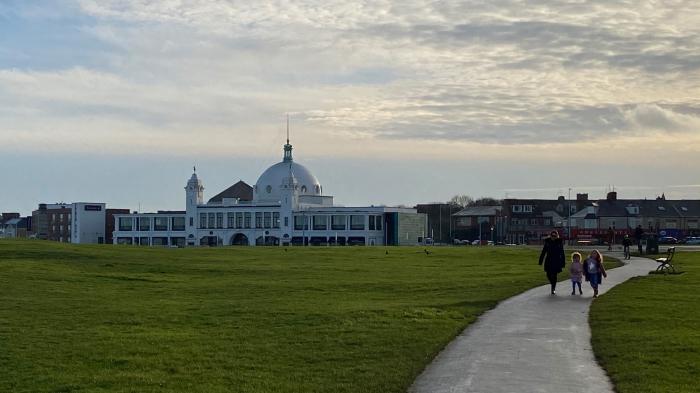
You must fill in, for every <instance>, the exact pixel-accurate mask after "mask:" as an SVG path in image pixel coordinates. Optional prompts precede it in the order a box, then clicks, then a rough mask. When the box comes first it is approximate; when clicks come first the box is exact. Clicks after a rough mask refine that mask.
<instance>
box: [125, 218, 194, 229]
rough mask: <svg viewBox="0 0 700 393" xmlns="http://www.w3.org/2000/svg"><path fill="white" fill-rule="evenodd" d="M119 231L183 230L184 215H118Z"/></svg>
mask: <svg viewBox="0 0 700 393" xmlns="http://www.w3.org/2000/svg"><path fill="white" fill-rule="evenodd" d="M118 226H119V230H120V231H133V230H135V229H136V230H138V231H151V230H153V231H168V230H170V231H184V230H185V217H119V225H118Z"/></svg>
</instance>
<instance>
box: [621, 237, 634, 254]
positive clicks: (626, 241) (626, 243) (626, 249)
mask: <svg viewBox="0 0 700 393" xmlns="http://www.w3.org/2000/svg"><path fill="white" fill-rule="evenodd" d="M631 245H632V240H631V239H630V235H625V237H624V238H623V239H622V251H623V253H624V254H625V259H630V258H631V257H630V246H631Z"/></svg>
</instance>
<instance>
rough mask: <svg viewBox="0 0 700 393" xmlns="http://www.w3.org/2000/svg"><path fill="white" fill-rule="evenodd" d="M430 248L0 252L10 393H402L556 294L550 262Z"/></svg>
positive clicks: (529, 252)
mask: <svg viewBox="0 0 700 393" xmlns="http://www.w3.org/2000/svg"><path fill="white" fill-rule="evenodd" d="M431 250H432V251H433V253H432V254H430V255H426V254H425V253H424V252H423V249H422V248H421V249H419V248H388V252H389V254H388V255H385V248H381V247H376V248H370V247H368V248H321V247H319V248H289V249H288V251H285V250H284V249H282V248H219V249H158V248H136V247H120V246H74V245H65V244H58V243H50V242H42V241H0V370H1V371H0V391H2V392H6V391H7V392H10V391H12V392H79V391H80V392H87V391H89V392H117V391H118V392H131V391H133V392H149V391H159V392H175V391H177V392H185V391H187V392H231V391H235V392H402V391H405V389H406V388H407V387H408V386H410V384H411V383H412V381H413V380H414V378H415V377H416V376H417V375H418V374H419V373H420V372H421V371H422V369H423V368H424V367H425V365H426V364H427V363H429V362H430V360H431V359H432V358H433V357H434V356H435V354H436V353H437V352H439V351H440V350H441V348H443V346H444V345H445V344H446V343H448V342H449V341H450V340H452V339H453V338H454V337H455V335H457V334H458V333H459V332H460V331H461V330H462V329H463V328H464V327H465V326H467V325H468V324H469V323H471V322H473V321H474V320H475V319H476V317H477V316H478V315H479V314H481V313H482V312H484V311H485V310H487V309H489V308H492V307H493V306H495V305H496V304H497V302H498V301H500V300H502V299H505V298H507V297H510V296H513V295H515V294H517V293H520V292H522V291H524V290H526V289H528V288H530V287H533V286H536V285H540V284H544V283H545V275H544V273H543V272H542V271H541V267H540V266H538V265H537V255H538V251H539V250H534V249H526V248H505V247H503V248H501V247H482V248H477V247H473V248H470V247H461V248H456V247H455V248H438V247H435V248H432V249H431ZM562 278H565V277H563V276H562Z"/></svg>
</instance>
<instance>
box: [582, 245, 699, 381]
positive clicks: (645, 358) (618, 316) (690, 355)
mask: <svg viewBox="0 0 700 393" xmlns="http://www.w3.org/2000/svg"><path fill="white" fill-rule="evenodd" d="M674 258H675V262H676V263H675V265H676V268H677V269H680V270H682V271H684V272H685V273H683V274H680V275H650V276H646V277H638V278H634V279H632V280H630V281H628V282H626V283H623V284H621V285H618V286H616V287H614V288H612V289H611V290H610V291H609V292H608V293H606V294H605V296H602V297H601V298H600V299H597V300H596V301H595V302H594V303H593V306H592V307H591V314H590V322H591V329H592V333H593V349H594V351H595V354H596V356H597V357H598V359H599V361H600V362H601V364H602V365H603V367H604V368H605V369H606V370H607V372H608V374H609V375H610V377H611V378H612V380H613V382H614V383H615V387H616V389H617V391H618V392H619V393H628V392H629V393H631V392H635V393H638V392H659V393H667V392H674V393H682V392H698V391H700V387H698V374H699V373H700V253H688V252H678V253H676V255H675V257H674Z"/></svg>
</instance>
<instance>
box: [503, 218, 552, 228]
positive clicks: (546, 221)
mask: <svg viewBox="0 0 700 393" xmlns="http://www.w3.org/2000/svg"><path fill="white" fill-rule="evenodd" d="M510 223H511V224H512V225H544V226H550V225H552V219H551V218H529V219H528V218H514V217H513V218H511V219H510Z"/></svg>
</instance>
